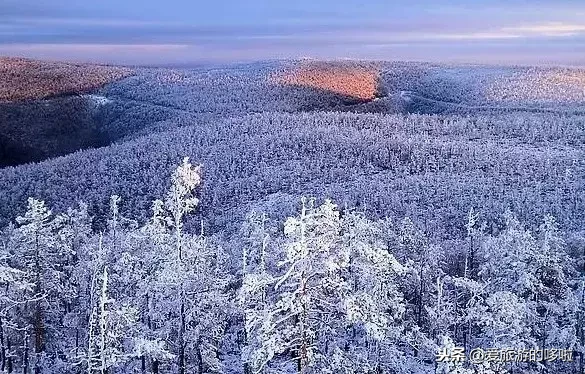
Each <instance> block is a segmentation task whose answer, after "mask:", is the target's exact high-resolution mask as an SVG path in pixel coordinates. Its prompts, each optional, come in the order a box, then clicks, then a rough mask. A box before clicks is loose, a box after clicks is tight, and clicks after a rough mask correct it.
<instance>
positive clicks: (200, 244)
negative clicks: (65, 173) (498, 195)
mask: <svg viewBox="0 0 585 374" xmlns="http://www.w3.org/2000/svg"><path fill="white" fill-rule="evenodd" d="M201 185H202V169H201V166H194V165H192V164H191V163H190V162H189V160H188V159H184V160H183V163H182V164H181V165H180V166H179V167H178V168H176V169H175V170H174V172H173V173H172V178H171V183H170V186H169V187H168V189H167V191H166V193H165V194H163V195H162V198H160V199H156V200H154V201H153V202H152V204H151V214H150V218H149V219H148V220H147V221H146V222H145V223H140V222H139V221H136V220H133V219H130V218H128V217H126V216H124V215H123V214H122V213H121V211H120V205H121V201H120V197H119V196H115V195H114V196H112V197H111V198H110V200H109V213H108V220H107V225H106V227H105V228H103V229H102V230H99V231H96V230H94V229H92V223H93V222H92V220H93V217H92V216H91V215H90V213H89V212H88V207H87V205H85V204H83V203H81V204H79V205H78V206H77V207H76V208H74V209H69V210H67V211H66V212H64V213H53V212H52V211H51V210H50V209H49V207H48V206H47V205H46V204H45V203H44V202H43V201H40V200H36V199H33V198H31V199H29V200H28V206H27V209H26V211H25V213H24V214H22V215H20V216H19V217H17V218H16V220H15V222H14V224H11V225H9V226H8V227H6V228H4V229H3V230H2V235H1V236H0V283H1V287H0V371H1V372H5V373H16V372H23V373H51V372H55V373H82V372H85V373H102V374H104V373H116V372H119V373H130V372H142V373H169V372H171V373H181V374H184V373H198V374H202V373H246V374H250V373H283V372H284V373H286V372H290V373H295V372H296V373H302V374H309V373H396V372H400V373H425V372H427V373H433V372H436V373H476V372H477V373H480V372H481V373H492V372H493V373H503V372H508V370H510V371H511V372H512V371H513V372H524V373H542V372H549V373H565V372H566V373H569V372H574V371H575V370H581V371H582V370H583V358H584V357H583V352H584V343H585V341H584V337H583V334H582V331H583V328H584V327H585V326H583V324H584V323H585V322H584V321H585V319H583V313H584V312H585V301H584V300H585V299H584V298H583V294H584V292H585V289H584V288H583V284H584V280H583V279H585V278H584V276H585V268H584V267H583V263H584V262H583V261H584V254H585V240H583V239H581V240H577V239H575V237H572V239H569V236H567V235H566V234H564V233H563V232H562V231H561V230H560V229H559V226H558V224H557V222H556V221H555V219H554V218H553V217H552V216H545V217H541V218H542V223H541V225H540V226H539V227H538V229H536V230H534V231H531V230H529V229H527V228H526V227H525V225H524V224H523V223H522V222H521V221H519V220H518V218H517V217H516V216H515V215H514V214H512V213H511V212H510V211H508V212H506V213H505V214H504V222H505V223H504V225H503V226H502V227H501V228H498V229H495V230H492V229H490V228H489V227H490V226H489V225H488V224H486V222H485V221H484V220H483V219H482V217H480V216H479V215H478V214H477V213H476V212H475V211H474V210H471V211H469V212H468V214H467V216H466V217H460V218H461V226H462V227H463V228H464V231H465V235H464V237H463V238H461V239H454V238H451V239H450V240H445V241H437V240H433V239H431V237H429V236H428V235H426V234H425V232H424V231H423V230H421V228H420V227H418V225H416V224H415V223H414V222H413V221H412V220H411V219H410V218H404V219H396V218H394V219H391V218H382V219H372V218H370V217H367V216H366V215H365V214H363V213H361V212H359V211H357V210H355V209H340V208H338V207H337V206H336V205H335V204H334V203H333V202H332V201H330V200H323V201H321V202H317V201H316V200H315V199H307V198H303V199H301V204H300V209H298V210H297V212H296V213H295V214H293V215H291V216H290V217H289V218H287V219H286V220H285V221H284V222H283V223H282V224H279V223H276V222H275V221H274V220H273V219H272V218H271V217H269V216H268V215H267V214H266V213H264V212H261V211H259V210H252V211H251V212H250V213H249V214H248V215H247V216H246V219H245V221H244V223H243V224H242V225H241V227H240V229H239V231H238V232H237V233H234V234H229V235H221V234H222V233H220V234H209V233H207V232H205V230H204V229H203V227H204V226H203V225H201V228H194V229H189V228H188V227H187V226H186V218H187V216H189V215H196V216H197V217H199V218H201V217H200V216H198V212H197V208H198V207H199V205H200V200H199V199H203V200H204V199H206V198H207V196H206V195H205V194H204V195H201V191H200V187H201ZM453 344H455V345H457V346H461V347H465V348H466V349H467V350H470V349H472V348H475V347H483V348H502V349H503V348H512V349H513V348H516V349H524V348H526V349H529V348H543V349H546V348H563V349H571V350H574V351H575V360H574V362H570V363H566V362H561V361H556V362H549V363H546V364H544V363H538V362H529V363H526V362H524V363H523V362H518V363H508V364H506V365H501V364H499V363H486V364H483V365H471V364H470V363H469V362H465V363H462V364H461V365H455V364H454V363H449V362H447V363H438V362H436V355H437V352H439V351H440V350H441V349H442V348H444V347H445V346H449V345H453Z"/></svg>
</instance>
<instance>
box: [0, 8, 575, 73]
mask: <svg viewBox="0 0 585 374" xmlns="http://www.w3.org/2000/svg"><path fill="white" fill-rule="evenodd" d="M0 55H18V56H27V57H35V58H46V59H56V60H77V61H97V62H109V63H124V64H174V63H181V64H188V63H198V62H218V61H219V62H225V61H244V60H261V59H274V58H298V57H314V58H364V59H388V60H425V61H448V62H452V61H456V62H480V63H520V64H564V65H585V1H583V0H575V1H571V0H565V1H563V0H557V1H553V0H532V1H528V0H508V1H502V0H488V1H469V0H467V1H461V0H460V1H446V0H434V1H431V0H422V1H420V0H419V1H412V0H411V1H405V0H394V1H390V0H384V1H381V0H370V1H362V0H360V1H358V0H338V1H335V0H295V1H291V2H284V1H280V0H277V1H270V2H269V0H247V1H242V0H227V1H226V0H224V1H221V0H216V1H205V2H202V1H199V0H195V1H193V0H166V1H156V0H115V1H114V0H100V1H81V0H52V1H51V0H1V1H0Z"/></svg>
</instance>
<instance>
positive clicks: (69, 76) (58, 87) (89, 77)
mask: <svg viewBox="0 0 585 374" xmlns="http://www.w3.org/2000/svg"><path fill="white" fill-rule="evenodd" d="M131 73H132V71H131V70H130V69H126V68H121V67H114V66H99V65H89V64H66V63H59V62H41V61H35V60H27V59H21V58H10V57H0V76H1V77H2V80H1V81H0V103H2V102H13V101H21V100H34V99H41V98H46V97H51V96H58V95H70V94H80V93H85V92H89V91H92V90H95V89H97V88H99V87H101V86H103V85H105V84H107V83H111V82H113V81H116V80H119V79H122V78H124V77H127V76H128V75H130V74H131Z"/></svg>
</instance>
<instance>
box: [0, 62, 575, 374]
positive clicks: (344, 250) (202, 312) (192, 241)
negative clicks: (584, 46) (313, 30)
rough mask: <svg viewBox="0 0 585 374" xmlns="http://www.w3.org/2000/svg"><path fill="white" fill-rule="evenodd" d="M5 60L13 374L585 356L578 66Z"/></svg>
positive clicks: (2, 116)
mask: <svg viewBox="0 0 585 374" xmlns="http://www.w3.org/2000/svg"><path fill="white" fill-rule="evenodd" d="M22 66H27V69H28V70H27V71H26V72H25V73H22ZM0 71H3V72H4V76H6V77H8V76H10V77H11V78H10V80H2V81H1V82H0V284H1V285H2V287H1V291H0V373H17V372H18V373H88V374H91V373H101V374H104V373H112V374H113V373H180V374H184V373H197V374H203V373H217V374H220V373H225V374H228V373H234V374H235V373H245V374H252V373H262V374H268V373H301V374H313V373H315V374H317V373H331V374H337V373H343V374H346V373H347V374H349V373H372V374H373V373H376V374H381V373H389V374H390V373H413V374H414V373H442V374H447V373H454V374H455V373H457V374H472V373H485V374H488V373H494V374H495V373H528V374H531V373H534V374H536V373H561V374H562V373H583V370H584V360H585V356H584V355H585V330H584V329H585V230H584V228H585V148H584V144H585V69H579V68H568V67H525V66H499V65H490V66H488V65H474V64H440V63H422V62H421V63H418V62H383V61H317V60H308V59H305V60H283V61H263V62H254V63H241V64H225V65H218V64H215V65H209V66H203V65H202V66H198V67H195V68H186V67H185V68H154V67H132V68H112V67H106V66H90V65H83V64H78V65H71V64H56V63H54V64H46V63H40V62H34V61H28V60H22V59H19V60H15V59H9V58H5V59H0ZM55 71H58V74H60V75H61V77H62V78H61V79H60V80H59V79H57V80H52V79H51V78H50V77H51V76H52V75H54V74H55ZM23 74H25V76H23ZM47 77H49V78H47ZM63 77H67V79H63ZM36 82H43V83H42V84H41V83H39V84H37V83H36ZM30 87H35V89H34V90H31V89H30ZM455 347H462V348H464V350H465V352H467V353H469V352H470V351H472V350H474V349H482V350H483V351H484V353H485V356H483V358H482V359H481V360H477V362H470V360H469V359H467V360H464V361H459V360H457V359H456V357H455V358H454V356H453V352H455V350H454V348H455ZM490 349H491V350H492V351H493V350H499V352H503V351H509V352H512V353H510V354H511V356H508V359H503V358H502V357H500V356H498V357H496V356H493V355H492V356H489V352H490ZM530 350H533V355H534V356H532V359H531V358H530V357H528V356H527V357H521V356H522V354H526V352H529V351H530ZM553 350H556V351H555V353H554V355H553V353H551V352H552V351H553ZM565 351H570V352H571V355H572V356H571V357H568V356H567V355H566V354H565V353H567V352H565ZM441 352H447V353H449V359H447V360H442V359H440V354H441ZM518 352H520V353H518ZM522 352H524V353H522ZM562 352H564V353H562ZM547 355H548V356H547ZM553 356H554V357H553ZM490 357H491V358H490Z"/></svg>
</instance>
